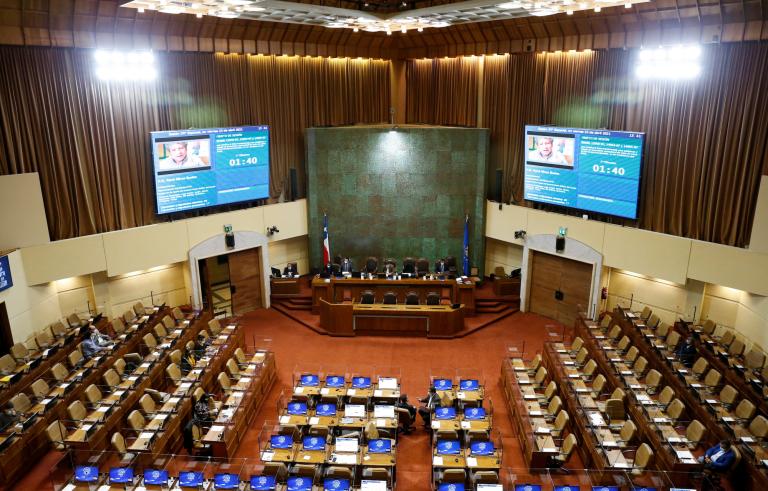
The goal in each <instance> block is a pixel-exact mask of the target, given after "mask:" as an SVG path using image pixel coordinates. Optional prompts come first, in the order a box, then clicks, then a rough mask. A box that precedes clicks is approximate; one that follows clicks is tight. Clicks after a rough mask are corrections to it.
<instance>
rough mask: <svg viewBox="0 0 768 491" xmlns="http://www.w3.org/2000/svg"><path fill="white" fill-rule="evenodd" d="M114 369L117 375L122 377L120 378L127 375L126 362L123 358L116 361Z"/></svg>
mask: <svg viewBox="0 0 768 491" xmlns="http://www.w3.org/2000/svg"><path fill="white" fill-rule="evenodd" d="M112 368H114V369H115V371H116V372H117V374H118V375H120V378H123V375H125V360H124V359H123V358H118V359H117V360H115V363H114V364H113V365H112Z"/></svg>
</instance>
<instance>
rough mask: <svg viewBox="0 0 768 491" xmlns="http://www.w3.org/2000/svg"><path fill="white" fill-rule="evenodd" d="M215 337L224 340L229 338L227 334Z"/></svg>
mask: <svg viewBox="0 0 768 491" xmlns="http://www.w3.org/2000/svg"><path fill="white" fill-rule="evenodd" d="M216 339H218V340H219V341H226V340H227V339H229V336H227V335H226V334H221V335H219V336H218V337H217V338H216Z"/></svg>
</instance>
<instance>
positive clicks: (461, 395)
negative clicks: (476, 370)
mask: <svg viewBox="0 0 768 491" xmlns="http://www.w3.org/2000/svg"><path fill="white" fill-rule="evenodd" d="M456 397H457V398H459V399H466V397H467V394H465V393H464V391H462V390H460V391H458V392H456Z"/></svg>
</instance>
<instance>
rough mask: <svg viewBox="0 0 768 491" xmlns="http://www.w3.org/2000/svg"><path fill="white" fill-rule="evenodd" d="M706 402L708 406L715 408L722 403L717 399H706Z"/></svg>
mask: <svg viewBox="0 0 768 491" xmlns="http://www.w3.org/2000/svg"><path fill="white" fill-rule="evenodd" d="M704 400H705V401H706V402H707V404H711V405H713V406H717V405H718V404H720V401H718V400H717V399H704Z"/></svg>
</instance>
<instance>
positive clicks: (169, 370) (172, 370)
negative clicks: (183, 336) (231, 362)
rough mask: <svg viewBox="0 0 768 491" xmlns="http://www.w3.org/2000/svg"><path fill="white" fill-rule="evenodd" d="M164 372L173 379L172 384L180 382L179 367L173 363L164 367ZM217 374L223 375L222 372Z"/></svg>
mask: <svg viewBox="0 0 768 491" xmlns="http://www.w3.org/2000/svg"><path fill="white" fill-rule="evenodd" d="M165 374H166V375H168V378H169V379H171V380H172V381H173V383H174V384H178V383H179V382H181V377H182V374H181V368H179V366H178V365H177V364H175V363H170V364H169V365H168V366H167V367H165ZM219 375H224V374H223V373H221V374H219Z"/></svg>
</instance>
